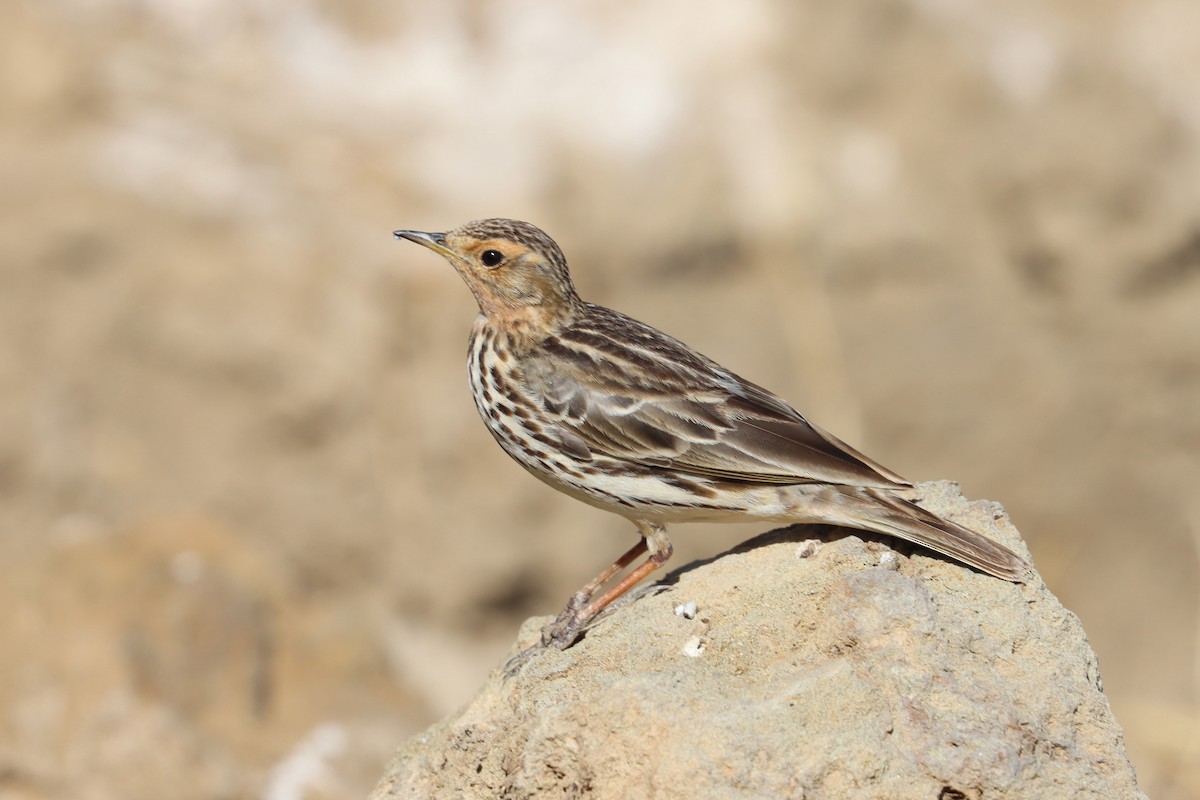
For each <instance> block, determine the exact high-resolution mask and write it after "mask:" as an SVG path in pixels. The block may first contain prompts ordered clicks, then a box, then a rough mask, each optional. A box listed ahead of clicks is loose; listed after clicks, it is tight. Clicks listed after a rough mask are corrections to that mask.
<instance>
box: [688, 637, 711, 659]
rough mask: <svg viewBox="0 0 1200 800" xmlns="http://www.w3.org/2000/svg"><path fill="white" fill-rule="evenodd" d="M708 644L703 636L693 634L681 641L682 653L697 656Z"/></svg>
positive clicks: (691, 656) (692, 656)
mask: <svg viewBox="0 0 1200 800" xmlns="http://www.w3.org/2000/svg"><path fill="white" fill-rule="evenodd" d="M707 646H708V642H707V641H705V639H704V637H703V636H693V637H692V638H690V639H688V640H687V641H686V642H684V643H683V650H682V652H683V654H684V655H685V656H688V657H689V658H699V657H700V655H701V654H702V653H703V652H704V648H705V647H707Z"/></svg>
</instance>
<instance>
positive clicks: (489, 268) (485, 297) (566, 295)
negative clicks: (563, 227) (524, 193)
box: [394, 219, 583, 331]
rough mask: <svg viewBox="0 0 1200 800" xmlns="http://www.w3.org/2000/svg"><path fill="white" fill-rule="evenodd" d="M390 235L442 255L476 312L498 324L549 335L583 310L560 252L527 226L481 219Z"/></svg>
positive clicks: (539, 232) (512, 221) (548, 238)
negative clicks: (436, 230) (435, 229)
mask: <svg viewBox="0 0 1200 800" xmlns="http://www.w3.org/2000/svg"><path fill="white" fill-rule="evenodd" d="M394 235H395V237H396V238H397V239H408V240H409V241H410V242H416V243H417V244H419V245H423V246H424V247H428V248H429V249H430V250H433V251H434V252H435V253H439V254H441V255H442V256H444V257H445V258H446V260H447V261H449V262H450V263H451V264H452V265H453V266H454V269H455V270H457V271H458V274H459V275H461V276H462V279H463V280H464V281H466V284H467V286H468V287H469V288H470V290H471V293H472V294H473V295H475V300H476V302H478V303H479V310H480V311H481V312H483V314H484V315H485V316H487V317H488V318H489V319H491V320H493V321H494V322H496V323H498V324H506V323H507V324H526V325H532V326H534V328H541V329H545V330H547V331H550V330H553V329H554V328H556V327H557V326H559V325H562V324H566V323H568V322H570V321H571V320H572V319H574V318H575V316H576V314H577V313H578V312H579V310H580V309H581V308H582V305H583V301H581V300H580V299H579V295H578V294H576V293H575V286H574V285H573V284H572V283H571V274H570V273H569V272H568V271H567V259H566V258H565V257H564V256H563V253H562V250H561V249H559V246H558V245H557V244H556V243H555V241H554V240H553V239H551V238H550V237H549V236H547V235H546V234H545V233H544V232H543V231H542V230H541V229H540V228H537V227H535V226H533V225H530V224H529V223H528V222H518V221H516V220H511V219H483V220H478V221H475V222H468V223H467V224H466V225H462V226H460V227H458V228H455V229H454V230H452V231H447V232H446V233H425V232H422V231H396V232H395V234H394Z"/></svg>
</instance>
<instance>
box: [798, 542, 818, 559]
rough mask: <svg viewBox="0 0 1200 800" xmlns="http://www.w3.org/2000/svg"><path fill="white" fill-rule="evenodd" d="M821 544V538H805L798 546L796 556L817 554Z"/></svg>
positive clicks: (805, 556) (806, 556)
mask: <svg viewBox="0 0 1200 800" xmlns="http://www.w3.org/2000/svg"><path fill="white" fill-rule="evenodd" d="M820 545H821V540H820V539H805V540H804V541H803V542H801V543H800V544H799V545H797V547H796V558H809V557H810V556H814V555H816V554H817V550H818V549H820Z"/></svg>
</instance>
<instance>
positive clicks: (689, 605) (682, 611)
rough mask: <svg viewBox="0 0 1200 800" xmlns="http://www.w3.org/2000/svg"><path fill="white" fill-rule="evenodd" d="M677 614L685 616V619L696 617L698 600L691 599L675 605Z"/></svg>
mask: <svg viewBox="0 0 1200 800" xmlns="http://www.w3.org/2000/svg"><path fill="white" fill-rule="evenodd" d="M675 616H677V617H683V618H684V619H695V618H696V601H695V600H689V601H688V602H686V603H680V604H679V605H677V606H675Z"/></svg>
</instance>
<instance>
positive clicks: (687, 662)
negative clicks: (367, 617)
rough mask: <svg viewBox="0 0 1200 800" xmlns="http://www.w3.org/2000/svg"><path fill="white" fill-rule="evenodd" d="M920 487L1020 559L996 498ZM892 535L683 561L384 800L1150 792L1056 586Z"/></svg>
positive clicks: (452, 724)
mask: <svg viewBox="0 0 1200 800" xmlns="http://www.w3.org/2000/svg"><path fill="white" fill-rule="evenodd" d="M922 488H923V489H924V490H925V492H926V499H925V501H924V503H925V505H927V506H928V507H930V508H932V509H934V510H936V511H939V512H941V513H943V514H946V515H948V516H950V517H952V518H954V519H956V520H958V521H960V522H963V523H965V524H968V525H971V526H972V527H975V528H977V529H979V530H981V531H983V532H985V533H988V534H989V535H991V536H993V537H994V538H996V539H998V540H1000V541H1004V542H1006V543H1008V544H1010V545H1012V546H1015V547H1017V548H1018V549H1020V548H1021V547H1022V545H1021V544H1020V540H1019V535H1018V533H1017V532H1016V530H1015V529H1014V528H1013V527H1012V525H1011V524H1010V523H1009V521H1008V519H1007V517H1006V516H1005V515H1004V511H1003V509H1002V508H1001V507H1000V506H998V505H997V504H994V503H989V502H976V503H968V502H967V501H966V500H964V499H963V498H962V496H961V495H960V494H959V492H958V489H957V487H956V486H954V485H953V484H948V483H930V484H926V485H924V486H923V487H922ZM818 534H819V535H820V537H821V539H822V541H821V542H820V543H818V544H817V545H816V546H815V547H814V546H812V544H811V543H808V542H807V541H806V540H808V539H811V538H812V537H813V536H814V535H818ZM891 544H892V543H891V542H889V543H888V545H884V544H883V543H882V540H874V539H873V538H871V537H869V536H860V535H857V534H849V533H847V532H845V531H842V530H836V529H829V528H821V529H815V528H812V527H795V528H790V529H781V530H777V531H773V532H771V533H768V534H765V535H763V536H760V537H758V538H756V539H754V540H752V541H750V542H748V543H746V544H745V545H742V546H740V547H738V548H736V549H734V550H732V551H730V552H729V553H726V554H724V555H723V556H722V557H720V558H718V559H715V560H713V561H710V562H706V563H701V564H692V565H688V566H687V567H685V568H683V569H682V570H680V571H679V572H678V573H676V574H674V575H672V576H670V577H669V578H668V579H667V584H668V586H667V588H666V589H664V590H661V591H659V592H658V593H656V594H653V595H647V596H644V597H642V598H641V599H639V600H637V601H636V602H634V603H631V604H628V605H626V606H625V607H623V608H621V609H619V610H617V611H616V612H614V613H612V614H611V615H609V616H608V617H607V618H605V619H603V620H601V621H600V622H599V623H597V624H596V625H595V626H594V627H593V628H592V629H591V630H590V631H589V632H588V634H587V636H586V638H584V639H583V640H582V641H580V642H579V643H577V644H576V645H575V646H574V647H572V648H571V649H569V650H567V651H565V652H559V651H553V650H552V651H545V652H542V653H539V654H538V655H536V656H535V657H534V658H532V659H531V660H530V661H529V662H527V663H526V664H525V665H524V666H523V667H522V668H521V669H520V671H519V672H517V673H516V674H515V675H513V676H512V677H509V678H505V677H503V675H502V674H501V673H500V672H499V670H497V671H496V672H494V673H493V675H492V676H491V678H490V679H489V681H488V682H487V684H486V685H485V686H484V687H483V688H482V689H481V691H480V692H479V694H478V695H477V696H476V697H475V699H474V700H473V701H471V702H470V703H469V704H468V705H467V706H466V707H465V708H463V709H462V710H461V711H460V712H458V713H457V714H454V715H452V716H451V717H449V718H447V719H445V720H443V721H442V722H440V723H438V724H436V725H434V726H433V727H431V728H429V729H428V730H427V731H425V732H424V733H423V734H421V735H419V736H417V737H415V738H413V739H412V740H410V741H409V742H407V743H406V744H404V745H403V746H402V747H401V748H400V750H399V751H398V753H397V754H396V756H395V757H394V758H393V760H392V761H391V763H390V764H389V766H388V769H387V773H386V775H385V777H384V779H383V781H382V782H381V783H380V784H379V786H378V787H377V789H376V791H375V793H374V795H373V800H391V799H393V798H410V797H431V798H443V797H445V798H450V797H454V798H459V797H465V798H496V797H504V798H527V797H587V798H618V797H620V798H624V797H635V798H636V797H646V798H650V797H653V798H708V797H712V798H718V797H719V798H729V797H743V798H750V797H763V798H766V797H771V798H782V797H794V798H800V797H803V798H846V797H854V798H929V799H930V800H950V799H951V798H984V799H986V800H1001V799H1002V798H1018V797H1019V798H1022V799H1023V800H1029V799H1030V798H1054V800H1062V798H1073V797H1079V798H1082V797H1088V798H1139V797H1144V795H1143V794H1142V793H1141V792H1140V791H1139V790H1138V788H1137V785H1136V781H1135V777H1134V773H1133V768H1132V767H1131V765H1130V763H1129V761H1128V759H1127V758H1126V755H1125V749H1124V741H1123V736H1122V732H1121V728H1120V726H1119V725H1118V723H1117V721H1116V720H1115V719H1114V717H1113V715H1112V712H1111V710H1110V708H1109V704H1108V700H1107V699H1106V698H1105V696H1104V694H1103V692H1102V686H1101V682H1100V675H1099V669H1098V666H1097V662H1096V656H1095V654H1094V653H1093V652H1092V649H1091V647H1090V646H1089V645H1088V642H1087V639H1086V637H1085V635H1084V632H1083V628H1082V626H1081V625H1080V623H1079V620H1078V619H1077V618H1076V617H1075V615H1073V614H1072V613H1071V612H1069V611H1067V610H1066V609H1064V608H1063V607H1062V605H1061V604H1060V603H1059V602H1058V600H1057V599H1056V598H1055V597H1054V595H1052V594H1051V593H1050V592H1049V590H1048V589H1047V588H1046V586H1045V585H1044V584H1043V583H1042V581H1041V579H1040V578H1039V577H1038V576H1036V575H1034V576H1032V577H1031V578H1030V579H1029V582H1028V583H1027V584H1025V585H1020V584H1011V583H1006V582H1004V581H1001V580H997V579H995V578H991V577H988V576H986V575H983V574H980V573H976V572H973V571H971V570H968V569H965V568H962V567H959V566H957V565H954V564H951V563H949V562H946V561H943V560H940V559H938V558H935V557H933V556H931V555H929V554H928V553H926V552H924V551H916V550H914V549H911V548H908V547H907V546H906V545H904V544H898V545H896V550H897V551H898V552H899V553H900V555H898V556H897V555H896V553H894V552H892V549H891ZM690 602H695V603H696V606H697V614H696V616H695V618H694V619H687V617H686V615H681V614H676V613H675V609H676V607H678V606H679V605H681V604H687V603H690ZM545 621H546V620H543V619H536V620H530V621H529V622H528V623H526V625H525V626H524V628H523V629H522V631H521V635H520V638H519V641H518V642H517V644H516V645H514V651H513V652H514V653H515V652H516V648H517V647H523V646H525V645H527V644H529V643H530V642H531V641H533V640H534V638H536V635H537V631H538V629H539V626H540V625H541V624H543V623H544V622H545Z"/></svg>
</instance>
